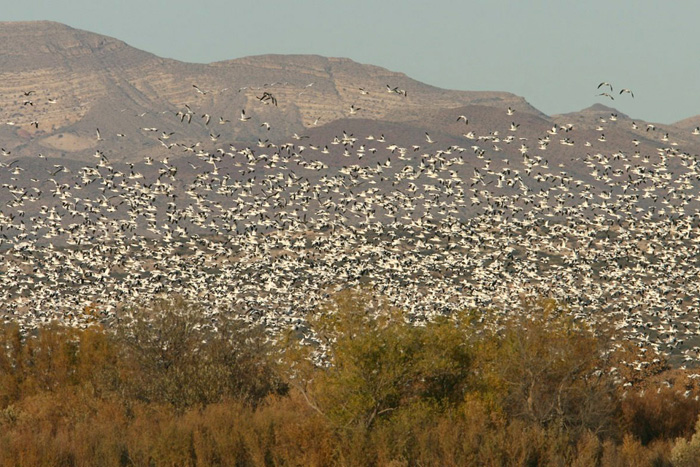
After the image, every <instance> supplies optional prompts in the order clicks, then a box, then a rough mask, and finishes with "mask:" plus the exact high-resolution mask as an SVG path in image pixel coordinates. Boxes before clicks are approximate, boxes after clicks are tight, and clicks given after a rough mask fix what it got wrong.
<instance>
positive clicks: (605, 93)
mask: <svg viewBox="0 0 700 467" xmlns="http://www.w3.org/2000/svg"><path fill="white" fill-rule="evenodd" d="M598 95H599V96H605V97H609V98H610V99H611V100H615V98H614V97H613V96H611V95H610V94H608V93H607V92H601V93H600V94H598Z"/></svg>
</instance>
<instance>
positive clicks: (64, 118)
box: [0, 21, 541, 156]
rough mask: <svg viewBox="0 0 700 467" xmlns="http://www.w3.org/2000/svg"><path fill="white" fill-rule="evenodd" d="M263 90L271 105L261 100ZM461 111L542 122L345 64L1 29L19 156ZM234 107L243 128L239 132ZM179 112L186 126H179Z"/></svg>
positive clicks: (9, 141)
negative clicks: (187, 54) (186, 59)
mask: <svg viewBox="0 0 700 467" xmlns="http://www.w3.org/2000/svg"><path fill="white" fill-rule="evenodd" d="M195 85H196V87H195ZM387 85H389V87H391V88H396V90H397V91H405V93H400V92H391V91H389V90H388V89H387ZM265 92H268V93H270V94H272V95H273V96H274V97H275V100H276V102H277V105H276V106H275V105H272V104H271V103H270V102H269V101H267V102H266V103H265V102H261V101H260V100H259V98H260V97H262V96H263V93H265ZM469 104H479V105H485V106H499V107H503V108H506V107H513V108H514V109H517V110H520V111H523V112H528V113H533V114H539V112H538V111H537V110H536V109H534V108H532V107H531V106H530V105H529V104H528V103H527V102H526V101H525V100H524V99H523V98H521V97H518V96H515V95H513V94H509V93H504V92H464V91H449V90H444V89H439V88H435V87H433V86H429V85H426V84H423V83H420V82H418V81H415V80H413V79H411V78H409V77H407V76H406V75H404V74H402V73H396V72H392V71H389V70H386V69H384V68H380V67H377V66H371V65H362V64H359V63H356V62H354V61H352V60H349V59H345V58H326V57H320V56H312V55H265V56H255V57H245V58H240V59H236V60H229V61H224V62H216V63H212V64H208V65H205V64H189V63H183V62H178V61H176V60H170V59H164V58H160V57H157V56H155V55H153V54H150V53H147V52H143V51H141V50H138V49H135V48H133V47H130V46H129V45H127V44H125V43H124V42H122V41H119V40H117V39H114V38H111V37H107V36H102V35H99V34H94V33H91V32H87V31H81V30H77V29H74V28H71V27H69V26H66V25H63V24H60V23H54V22H48V21H39V22H5V23H0V122H2V125H1V126H0V138H2V145H3V147H9V148H14V149H15V154H17V155H30V154H32V153H36V152H41V151H43V152H44V153H49V154H51V153H53V152H60V153H62V154H64V155H65V154H66V153H73V154H74V155H76V156H78V155H79V154H78V153H82V152H85V151H91V150H93V149H94V148H95V147H97V145H98V143H99V142H100V140H99V139H98V138H97V137H96V129H97V128H100V129H101V141H105V142H109V141H113V142H118V144H119V146H118V147H119V148H121V149H123V150H124V151H125V153H127V154H131V153H134V154H136V153H141V152H142V151H143V150H145V149H147V148H151V147H153V146H154V145H155V146H158V145H159V143H158V140H157V138H155V137H154V133H158V134H160V133H161V132H163V131H164V132H166V133H171V132H172V133H175V134H174V135H173V136H172V138H173V141H177V140H178V138H187V139H188V140H191V139H192V138H195V137H198V136H199V137H201V135H202V131H208V130H207V128H206V127H207V125H205V120H206V117H205V115H209V117H210V118H211V120H210V125H212V124H215V125H214V127H213V129H212V131H211V132H210V133H211V134H212V135H214V136H216V135H219V137H220V138H221V139H227V140H233V141H247V142H249V141H255V140H257V139H258V138H261V137H280V138H281V137H285V136H289V135H291V134H293V133H294V132H298V131H303V130H304V129H305V128H309V127H316V126H320V125H324V124H328V123H330V122H333V121H336V120H339V119H345V118H362V119H370V120H384V121H394V122H402V121H404V122H405V121H414V120H416V119H417V118H420V116H421V115H422V114H424V113H425V112H426V109H428V110H429V109H440V108H457V107H461V106H464V105H469ZM186 105H187V106H188V107H186ZM242 109H246V115H247V116H249V117H251V120H252V122H251V123H252V124H248V125H241V124H240V123H241V122H239V120H238V119H239V116H240V111H241V110H242ZM178 112H183V113H186V114H189V115H187V120H190V119H191V121H192V122H191V123H190V124H188V125H185V126H183V124H182V121H181V117H182V114H181V115H180V116H178V115H177V113H178ZM540 115H541V114H540ZM219 122H221V123H222V124H220V125H219V124H218V123H219ZM263 122H266V123H269V124H270V125H271V128H272V131H269V130H267V129H266V127H264V126H263V127H262V128H261V125H262V124H263ZM145 128H146V129H154V128H155V129H157V132H156V131H147V130H144V129H145ZM119 135H124V136H119ZM204 135H205V137H206V135H207V133H204Z"/></svg>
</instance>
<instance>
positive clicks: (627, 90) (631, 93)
mask: <svg viewBox="0 0 700 467" xmlns="http://www.w3.org/2000/svg"><path fill="white" fill-rule="evenodd" d="M623 92H626V93H629V95H630V96H632V97H633V98H634V93H633V92H632V91H630V90H629V89H627V88H624V89H622V90H621V91H620V94H622V93H623Z"/></svg>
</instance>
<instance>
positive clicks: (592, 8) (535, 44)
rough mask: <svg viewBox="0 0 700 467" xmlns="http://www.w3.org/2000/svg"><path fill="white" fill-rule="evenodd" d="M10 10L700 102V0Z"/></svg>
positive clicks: (568, 93) (209, 49)
mask: <svg viewBox="0 0 700 467" xmlns="http://www.w3.org/2000/svg"><path fill="white" fill-rule="evenodd" d="M0 20H1V21H30V20H52V21H58V22H61V23H64V24H67V25H69V26H72V27H74V28H78V29H84V30H87V31H91V32H96V33H99V34H104V35H107V36H111V37H115V38H117V39H120V40H122V41H124V42H126V43H127V44H129V45H131V46H133V47H136V48H138V49H141V50H145V51H148V52H151V53H154V54H156V55H159V56H161V57H168V58H174V59H177V60H182V61H186V62H197V63H209V62H214V61H219V60H229V59H234V58H239V57H245V56H249V55H259V54H268V53H276V54H318V55H324V56H331V57H347V58H350V59H352V60H355V61H357V62H360V63H365V64H372V65H378V66H381V67H384V68H388V69H390V70H392V71H398V72H403V73H406V74H407V75H408V76H410V77H411V78H414V79H417V80H419V81H422V82H424V83H427V84H431V85H433V86H438V87H442V88H447V89H458V90H468V91H482V90H492V91H507V92H512V93H514V94H517V95H519V96H522V97H524V98H525V99H526V100H527V101H528V102H530V104H532V105H534V106H535V107H537V108H538V109H540V110H541V111H543V112H544V113H546V114H549V115H553V114H558V113H566V112H573V111H577V110H581V109H583V108H585V107H588V106H590V105H593V104H595V103H602V104H605V105H608V106H611V107H615V108H616V109H618V110H619V111H620V112H622V113H625V114H628V115H629V116H631V117H632V118H637V119H642V120H647V121H652V122H658V123H673V122H676V121H678V120H681V119H684V118H687V117H691V116H694V115H698V114H700V90H699V89H698V86H699V85H700V59H699V58H700V53H699V52H700V51H699V50H698V49H699V48H700V46H699V45H698V44H700V27H699V26H700V1H697V0H674V1H673V2H668V1H653V0H634V1H633V0H584V1H581V0H578V1H569V0H558V1H554V0H551V1H550V0H533V1H527V0H509V1H498V0H462V1H459V0H420V1H419V0H344V1H338V0H228V1H225V0H207V1H205V2H198V1H193V0H167V1H163V0H157V1H155V0H154V1H149V0H118V1H115V0H110V1H105V0H70V1H67V0H32V1H31V2H18V1H16V0H12V1H9V0H0ZM602 81H607V82H609V83H611V85H612V86H613V88H614V92H613V93H612V94H611V95H613V97H614V99H615V100H614V101H613V100H610V99H609V98H607V97H605V96H598V95H597V94H599V93H600V92H601V90H599V89H597V86H598V84H599V83H600V82H602ZM622 88H628V89H630V90H632V92H633V93H634V98H632V97H631V95H629V94H627V93H625V94H623V95H620V94H619V90H620V89H622Z"/></svg>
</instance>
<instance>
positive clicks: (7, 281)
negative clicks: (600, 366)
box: [0, 83, 700, 366]
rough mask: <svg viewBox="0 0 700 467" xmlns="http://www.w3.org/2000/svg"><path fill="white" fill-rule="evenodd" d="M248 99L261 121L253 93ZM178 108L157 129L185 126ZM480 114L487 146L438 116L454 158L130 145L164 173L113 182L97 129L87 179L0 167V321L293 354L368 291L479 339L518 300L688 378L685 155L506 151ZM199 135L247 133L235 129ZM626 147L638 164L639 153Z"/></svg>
mask: <svg viewBox="0 0 700 467" xmlns="http://www.w3.org/2000/svg"><path fill="white" fill-rule="evenodd" d="M603 86H607V87H609V89H610V91H611V92H612V86H610V85H609V84H607V83H601V86H599V88H600V87H603ZM370 91H371V90H365V89H360V90H359V95H360V96H361V95H364V94H366V93H368V92H370ZM194 92H196V93H204V92H207V91H205V90H202V89H201V88H199V87H197V86H196V85H194ZM387 92H390V93H396V94H398V95H401V96H403V97H406V96H407V95H408V94H407V93H406V91H405V90H402V89H399V88H398V87H392V86H389V85H387ZM622 92H629V93H630V94H632V93H631V91H628V90H625V89H623V90H622V91H621V93H622ZM26 95H27V96H29V94H26ZM34 98H36V97H34ZM258 100H259V101H260V103H261V104H271V105H275V106H276V105H277V99H276V98H275V97H274V96H273V95H272V94H271V93H270V92H266V93H265V94H263V96H262V97H259V98H258ZM193 107H194V105H189V104H188V105H187V106H184V108H183V110H180V111H179V112H177V113H175V112H173V114H174V115H173V119H174V121H176V122H177V121H178V120H179V122H177V123H178V124H183V125H186V124H187V123H188V121H191V119H192V116H193V115H197V116H199V114H200V113H202V112H203V110H201V109H197V108H193ZM351 110H352V109H351ZM502 112H503V117H504V125H503V127H502V128H493V129H491V131H489V132H477V131H472V130H470V128H473V127H474V117H473V116H467V115H459V116H458V115H455V116H454V118H455V119H456V121H457V122H461V123H460V124H461V125H465V126H464V128H465V134H464V136H463V137H462V140H463V142H464V144H463V145H459V144H458V145H455V144H451V145H449V146H441V145H440V142H439V140H438V141H436V140H435V139H434V138H431V136H430V135H429V134H427V133H426V134H425V136H423V135H418V136H416V141H415V144H410V145H408V144H405V145H402V144H397V143H395V142H392V141H390V140H389V139H388V138H387V137H386V136H384V135H370V134H363V135H359V134H358V135H355V134H353V133H352V132H350V131H343V132H339V134H337V135H335V137H333V138H332V139H329V140H328V141H316V140H314V138H313V137H311V138H310V137H308V136H299V135H295V137H293V138H292V141H289V142H284V143H281V142H280V143H279V144H273V143H271V142H269V141H267V142H263V141H259V142H258V144H257V145H248V146H245V145H244V146H240V145H234V144H228V143H222V142H221V141H220V138H216V137H213V136H216V135H214V134H213V132H212V133H210V138H206V137H204V138H202V140H201V141H193V142H191V144H182V143H169V142H168V141H167V140H168V139H169V138H170V137H171V136H172V135H171V134H166V133H165V132H163V134H160V135H159V130H158V129H152V130H153V135H154V137H158V138H159V139H160V140H161V143H162V144H163V146H165V148H167V149H163V150H164V151H166V155H164V156H158V157H146V158H145V159H144V160H142V161H140V162H131V163H127V162H119V163H118V162H110V157H109V154H107V152H106V151H105V150H102V149H99V144H102V140H103V137H104V133H105V131H106V129H104V128H103V129H102V132H101V133H100V131H99V130H98V131H97V139H98V140H99V141H98V150H97V151H96V152H95V158H94V161H93V162H92V163H77V162H76V163H73V164H72V165H71V163H69V162H67V161H66V162H63V163H61V164H54V162H56V160H49V159H44V160H43V161H40V162H42V163H44V164H45V165H46V167H44V169H43V170H44V172H45V173H46V176H45V177H44V178H36V177H28V176H26V175H25V174H24V173H23V172H25V171H27V170H29V162H28V159H26V158H13V157H12V153H11V151H6V150H3V156H2V159H1V160H0V182H1V187H0V198H2V199H3V200H5V201H6V203H5V204H4V205H3V206H4V207H3V208H2V209H1V210H0V251H2V254H3V260H2V262H1V263H0V313H1V314H0V316H2V319H4V320H5V321H6V322H9V321H11V322H18V323H20V325H21V326H22V328H23V329H24V330H25V331H28V332H30V331H31V330H32V329H35V328H36V327H37V326H39V325H41V324H43V323H46V322H49V321H52V320H58V321H61V322H64V323H68V324H70V325H74V326H87V325H89V324H90V323H91V322H95V321H109V320H111V319H115V318H118V317H119V314H120V313H125V312H128V310H130V309H133V308H134V307H137V306H138V305H140V304H144V303H148V302H149V301H150V300H153V299H154V298H159V297H169V296H172V295H175V294H178V295H181V296H183V297H184V298H186V299H190V300H193V301H195V302H197V303H199V304H201V305H202V308H203V310H205V312H206V313H208V314H211V316H212V319H215V317H216V315H217V314H219V313H226V312H235V313H239V314H240V315H241V316H242V317H244V319H246V320H249V321H251V322H256V323H263V324H264V325H265V326H266V327H267V329H268V331H269V332H270V333H271V334H272V335H275V334H279V333H280V332H284V331H286V330H288V329H290V328H294V329H297V330H298V331H299V332H300V333H301V334H303V335H304V339H307V340H309V341H313V339H314V337H313V335H311V334H310V332H309V331H308V329H307V327H306V320H307V318H308V314H309V313H312V312H314V310H316V309H317V308H318V306H319V304H321V303H323V302H324V301H325V300H327V298H328V297H329V296H331V295H332V294H333V293H334V292H337V291H340V290H343V289H346V288H350V287H357V286H366V287H370V288H372V289H373V290H374V291H375V292H376V293H377V294H378V295H379V296H382V297H384V298H385V299H386V300H387V301H388V302H390V303H391V304H392V305H395V306H397V307H399V308H401V309H403V310H405V315H406V319H407V321H410V322H413V323H416V324H420V323H421V322H424V321H425V320H429V319H431V318H433V317H435V316H438V315H446V314H450V313H453V312H454V311H456V310H463V309H477V310H479V312H480V313H481V314H482V316H483V319H484V320H488V319H490V317H494V316H495V317H498V316H503V315H508V314H512V313H526V312H529V311H528V310H529V309H528V308H527V306H526V305H525V304H526V303H527V299H530V298H538V297H550V298H554V299H556V300H559V301H560V302H561V303H563V304H564V305H565V307H566V309H567V310H568V312H569V313H571V315H572V316H573V317H574V318H576V319H579V320H584V321H586V322H590V323H592V324H595V325H600V324H606V325H609V326H613V327H615V328H616V329H618V330H619V331H620V335H621V336H624V338H625V339H631V340H633V341H635V342H639V343H640V344H644V345H647V346H651V347H653V348H654V349H656V350H657V351H658V352H661V353H662V354H666V355H669V356H671V358H673V359H675V361H676V362H677V363H679V364H683V365H689V366H695V365H697V361H698V358H700V320H699V319H698V310H699V309H700V280H699V278H698V275H699V274H700V210H699V209H700V190H699V189H698V186H699V183H700V163H699V161H698V155H693V154H690V153H688V152H684V151H683V150H682V149H681V147H680V146H679V145H678V144H677V143H675V142H674V141H672V140H670V139H669V137H668V135H667V134H664V133H663V132H657V131H656V129H654V131H652V132H649V131H647V130H649V127H643V126H642V127H640V126H639V125H637V124H636V123H634V122H632V123H631V124H629V122H624V123H623V122H622V121H619V120H618V119H617V116H616V115H614V114H613V115H611V116H610V117H608V118H600V119H599V121H598V122H596V124H597V129H598V131H599V132H600V134H603V133H604V130H605V129H606V128H612V127H613V126H615V125H622V124H625V125H630V128H628V130H629V131H630V132H632V133H633V134H635V135H636V136H635V139H634V140H630V141H629V142H628V145H627V147H622V148H621V147H614V148H612V147H607V146H606V140H605V138H604V137H603V138H600V137H599V138H597V139H594V140H592V141H590V142H586V143H585V144H584V143H583V142H582V141H580V140H577V142H576V143H574V141H575V139H576V138H575V135H576V132H577V128H576V125H574V124H570V125H561V126H558V125H554V126H551V125H550V126H548V127H543V128H534V129H530V130H533V131H537V132H539V134H540V135H541V136H540V137H539V138H538V141H537V142H533V141H532V140H526V139H525V138H517V137H516V135H517V134H519V133H522V130H523V128H522V127H521V126H520V124H518V123H517V119H518V114H517V113H516V112H515V111H514V110H513V109H511V108H508V109H505V108H504V109H502ZM205 115H206V117H203V118H207V124H209V119H211V118H212V117H211V116H209V115H207V114H205ZM217 117H218V122H219V123H220V124H222V125H224V124H226V125H246V124H251V123H250V122H249V119H250V115H248V114H246V113H245V111H241V113H240V118H239V119H238V121H235V119H234V121H233V122H231V121H230V120H229V119H227V118H225V116H216V115H215V116H214V122H216V121H217ZM509 122H510V123H509ZM120 130H122V129H111V130H110V131H115V132H116V131H120ZM635 132H636V133H635ZM652 133H653V134H654V136H653V137H652V136H651V135H652ZM698 134H700V131H697V132H693V133H692V134H691V135H688V137H689V138H693V137H695V136H696V135H698ZM203 136H204V135H203ZM557 138H561V139H560V143H561V145H556V144H555V145H554V146H555V147H551V146H550V145H549V144H550V142H555V143H556V139H557ZM637 138H640V139H641V138H646V140H647V141H652V143H653V144H654V145H655V150H654V151H651V152H647V151H639V150H638V147H637V145H638V140H637ZM635 141H637V143H635ZM550 161H559V162H558V163H556V162H550ZM35 162H36V161H32V164H33V163H35ZM643 364H645V363H644V362H637V363H636V365H643Z"/></svg>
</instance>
